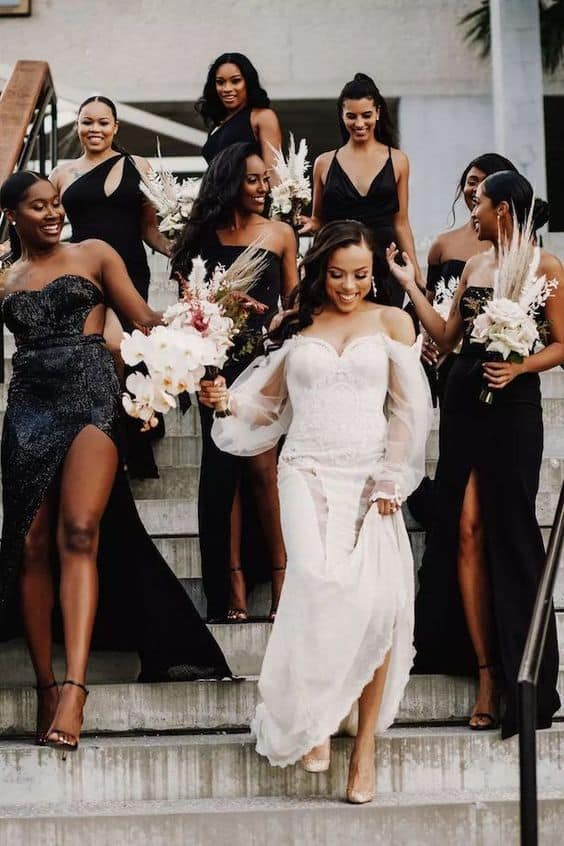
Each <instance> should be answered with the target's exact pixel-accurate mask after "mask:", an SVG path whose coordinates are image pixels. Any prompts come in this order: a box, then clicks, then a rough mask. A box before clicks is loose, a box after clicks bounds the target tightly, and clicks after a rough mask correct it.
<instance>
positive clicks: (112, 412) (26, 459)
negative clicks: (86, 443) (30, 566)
mask: <svg viewBox="0 0 564 846" xmlns="http://www.w3.org/2000/svg"><path fill="white" fill-rule="evenodd" d="M103 303H104V297H103V294H102V292H101V291H100V289H99V288H98V287H97V286H96V285H95V284H94V283H93V282H92V281H90V280H89V279H86V278H84V277H82V276H73V275H64V276H60V277H59V278H57V279H54V280H53V281H52V282H50V283H49V284H48V285H46V286H45V287H44V288H42V289H40V290H20V291H14V292H11V293H9V294H8V295H7V296H6V297H5V299H4V302H3V314H4V320H5V323H6V325H7V326H8V328H9V329H10V330H11V331H12V332H13V333H14V335H15V338H16V346H17V350H16V353H15V354H14V356H13V376H12V379H11V382H10V387H9V391H8V403H7V407H6V413H5V417H4V428H3V432H2V489H3V490H2V493H3V510H4V513H3V527H2V545H1V549H0V640H9V639H11V638H13V637H16V636H18V635H20V634H21V632H22V620H21V615H20V609H19V595H18V594H19V590H18V583H19V577H20V572H21V564H22V554H23V547H24V541H25V537H26V535H27V533H28V531H29V529H30V527H31V524H32V522H33V519H34V517H35V515H36V514H37V511H38V509H39V507H40V506H41V504H42V502H43V501H44V500H45V497H46V495H47V493H48V491H49V490H50V489H51V487H52V485H53V484H55V485H56V484H57V481H58V477H59V474H60V471H61V468H62V466H63V463H64V460H65V456H66V454H67V452H68V450H69V448H70V446H71V444H72V442H73V440H74V438H75V437H76V436H77V435H78V434H79V433H80V432H81V431H82V430H83V429H84V428H85V427H86V426H95V427H96V428H97V429H99V430H100V431H101V432H103V433H104V434H105V435H106V436H107V437H108V438H110V439H111V441H113V442H114V443H115V444H116V446H118V448H119V445H120V442H121V434H120V430H121V427H122V412H121V402H120V386H119V381H118V378H117V375H116V371H115V367H114V363H113V359H112V356H111V354H110V352H109V351H108V350H107V348H106V346H105V344H104V339H103V337H102V336H101V335H98V334H90V335H85V334H83V330H84V325H85V322H86V319H87V317H88V315H89V313H90V312H91V311H92V309H94V308H96V307H97V306H98V305H100V304H103ZM53 557H54V561H53V567H54V572H56V571H57V562H56V560H55V558H56V556H53ZM98 572H99V578H100V599H99V606H98V613H97V618H96V624H95V629H94V638H93V646H94V647H95V648H96V647H98V648H108V649H126V650H135V651H137V652H139V655H140V657H141V677H140V679H141V680H143V681H159V680H163V681H164V680H180V679H185V680H191V679H194V678H208V677H210V678H221V677H223V676H229V675H230V671H229V668H228V666H227V664H226V662H225V658H224V657H223V654H222V652H221V650H220V648H219V646H218V645H217V643H216V642H215V640H214V639H213V637H212V635H211V634H210V633H209V631H208V629H207V627H206V626H205V624H204V623H203V622H202V620H201V618H200V616H199V614H198V612H197V611H196V609H195V608H194V606H193V604H192V602H191V601H190V599H189V598H188V596H187V595H186V593H185V591H184V589H183V587H182V585H181V584H180V582H179V581H178V580H177V579H176V577H175V576H174V574H173V573H172V571H171V570H170V569H169V567H168V566H167V564H166V562H165V561H164V559H163V558H162V556H161V555H160V553H159V552H158V550H157V549H156V547H155V546H154V544H153V542H152V541H151V538H150V537H149V536H148V534H147V532H146V531H145V528H144V526H143V524H142V523H141V520H140V518H139V515H138V513H137V509H136V507H135V503H134V500H133V497H132V495H131V490H130V488H129V484H128V481H127V478H126V476H125V473H124V471H123V469H121V466H120V467H119V469H118V471H117V474H116V479H115V483H114V486H113V490H112V492H111V495H110V499H109V502H108V505H107V507H106V511H105V514H104V516H103V518H102V522H101V525H100V544H99V554H98ZM59 623H60V619H59ZM57 628H58V629H59V634H60V625H59V626H58V627H57Z"/></svg>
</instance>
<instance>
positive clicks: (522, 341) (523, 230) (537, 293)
mask: <svg viewBox="0 0 564 846" xmlns="http://www.w3.org/2000/svg"><path fill="white" fill-rule="evenodd" d="M532 235H533V232H532V205H531V212H530V213H529V217H528V219H527V221H526V224H525V226H523V227H520V226H519V224H518V221H517V220H516V219H515V216H514V220H513V234H512V237H511V239H510V240H506V241H503V239H500V244H499V262H498V267H497V269H496V271H495V275H494V294H493V297H492V299H491V300H490V301H489V302H488V303H486V305H485V306H484V307H483V310H482V312H481V314H479V315H478V316H477V317H476V318H475V320H474V324H473V328H472V334H471V336H470V340H471V341H472V342H473V343H475V344H484V345H485V348H486V350H487V351H488V353H490V355H491V357H492V358H493V359H498V360H501V359H503V360H504V361H512V362H516V363H520V362H522V361H523V359H524V358H526V356H528V355H530V352H531V350H532V348H533V346H534V345H535V343H536V342H537V341H538V340H539V339H540V336H539V327H538V318H539V311H540V309H541V307H542V306H543V305H544V303H545V302H546V300H547V299H548V298H549V297H550V296H551V294H552V292H553V291H554V289H555V288H556V287H557V285H558V283H557V281H556V280H555V279H552V280H547V278H546V276H538V275H537V270H538V266H539V261H540V248H539V247H537V246H534V244H533V242H532ZM480 399H481V400H482V401H483V402H485V403H487V404H488V405H491V403H492V402H493V392H492V391H491V390H490V389H489V388H488V387H487V386H484V388H483V389H482V392H481V393H480Z"/></svg>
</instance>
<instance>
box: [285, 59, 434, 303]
mask: <svg viewBox="0 0 564 846" xmlns="http://www.w3.org/2000/svg"><path fill="white" fill-rule="evenodd" d="M337 114H338V116H339V126H340V128H341V134H342V136H343V141H344V142H345V144H344V146H343V147H340V148H339V149H338V150H331V151H329V152H328V153H322V155H321V156H318V158H317V159H316V160H315V163H314V166H313V212H312V216H311V217H310V218H307V217H304V218H303V220H302V222H303V224H304V225H303V226H302V229H301V230H300V234H307V233H310V232H317V230H318V229H320V228H321V226H323V224H324V223H329V221H332V220H359V221H360V222H361V223H364V225H365V226H366V227H368V229H370V231H371V232H372V234H373V237H374V240H375V242H376V245H377V246H379V247H380V248H381V250H382V251H383V250H385V249H386V247H388V245H389V244H390V243H391V242H392V241H395V242H396V243H397V244H399V245H400V247H401V249H402V250H405V251H406V252H407V254H408V255H409V257H410V260H411V262H412V263H413V265H414V267H415V271H416V279H417V283H418V284H419V285H420V287H422V288H423V287H424V283H423V277H422V275H421V271H420V269H419V265H418V264H417V257H416V254H415V244H414V241H413V233H412V231H411V226H410V225H409V218H408V184H409V161H408V158H407V156H406V155H405V153H402V152H401V150H398V149H396V147H395V138H394V130H393V127H392V123H391V120H390V116H389V114H388V108H387V106H386V101H385V100H384V98H383V97H382V95H381V94H380V91H379V90H378V88H377V87H376V85H375V83H374V81H373V80H372V79H371V78H370V77H369V76H366V75H365V74H363V73H357V74H356V75H355V78H354V79H353V80H351V82H347V84H346V85H345V87H344V88H343V90H342V91H341V95H340V97H339V100H338V103H337ZM388 293H389V297H388V299H389V303H390V305H394V306H398V307H400V308H401V306H402V305H403V300H404V294H403V290H402V288H401V286H399V285H397V284H395V283H394V282H393V280H392V282H391V285H390V290H389V292H388Z"/></svg>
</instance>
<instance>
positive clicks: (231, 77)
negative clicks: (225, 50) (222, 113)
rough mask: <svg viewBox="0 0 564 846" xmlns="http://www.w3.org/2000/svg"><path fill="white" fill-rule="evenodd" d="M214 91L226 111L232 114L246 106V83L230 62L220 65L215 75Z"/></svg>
mask: <svg viewBox="0 0 564 846" xmlns="http://www.w3.org/2000/svg"><path fill="white" fill-rule="evenodd" d="M215 90H216V91H217V96H218V97H219V99H220V101H221V104H222V105H223V106H224V107H225V109H226V111H228V112H234V111H237V109H240V108H242V107H243V106H245V105H246V104H247V83H246V82H245V77H244V76H243V74H242V73H241V71H240V69H239V67H238V66H237V65H234V64H233V63H232V62H227V63H226V64H224V65H220V66H219V67H218V69H217V72H216V74H215Z"/></svg>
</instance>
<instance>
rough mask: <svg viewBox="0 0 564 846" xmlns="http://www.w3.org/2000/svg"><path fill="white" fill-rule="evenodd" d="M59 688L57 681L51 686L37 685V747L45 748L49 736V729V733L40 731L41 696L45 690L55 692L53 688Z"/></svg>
mask: <svg viewBox="0 0 564 846" xmlns="http://www.w3.org/2000/svg"><path fill="white" fill-rule="evenodd" d="M54 687H56V688H58V687H59V683H58V682H56V681H53V682H51V684H37V685H35V690H36V692H37V698H38V701H37V728H36V731H35V745H36V746H45V742H46V739H47V735H48V734H49V729H47V731H40V729H39V694H41V693H42V692H43V691H44V690H53V688H54Z"/></svg>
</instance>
